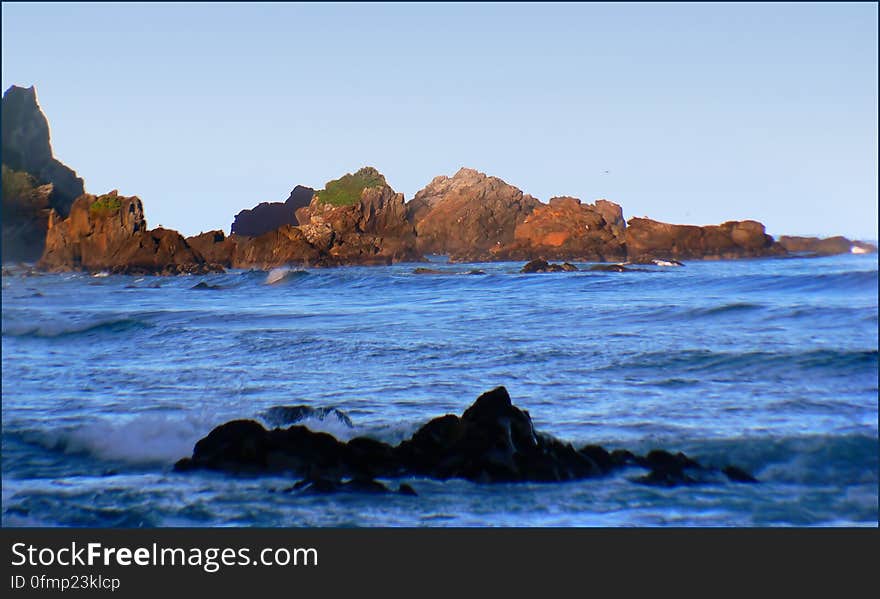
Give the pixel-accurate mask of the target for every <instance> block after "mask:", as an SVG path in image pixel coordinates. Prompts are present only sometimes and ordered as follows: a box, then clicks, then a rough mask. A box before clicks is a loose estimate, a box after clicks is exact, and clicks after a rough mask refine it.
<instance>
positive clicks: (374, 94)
mask: <svg viewBox="0 0 880 599" xmlns="http://www.w3.org/2000/svg"><path fill="white" fill-rule="evenodd" d="M2 11H3V69H2V80H3V81H2V82H3V88H4V89H6V88H7V87H8V86H10V85H12V84H13V83H14V84H18V85H24V86H29V85H31V84H35V85H36V86H37V92H38V97H39V101H40V104H41V105H42V107H43V109H44V111H45V112H46V114H47V115H48V117H49V120H50V124H51V127H52V143H53V147H54V149H55V154H56V156H57V157H58V158H60V159H61V160H62V161H64V162H65V163H67V164H68V165H70V166H71V167H73V168H74V169H76V170H77V171H78V173H79V174H80V175H81V176H82V177H83V178H84V179H85V182H86V189H87V190H89V191H91V192H104V191H107V190H110V189H113V188H118V189H119V191H120V192H121V193H124V194H127V195H138V196H139V197H140V198H141V199H143V200H144V204H145V208H146V212H147V219H148V223H149V225H150V226H157V225H159V224H162V225H164V226H166V227H173V228H177V229H179V230H180V231H181V232H183V233H184V234H193V233H198V232H199V231H202V230H209V229H215V228H220V229H224V230H226V231H227V232H228V230H229V225H230V223H231V222H232V218H233V215H234V214H235V213H236V212H237V211H239V210H240V209H242V208H246V207H251V206H253V205H254V204H256V203H258V202H262V201H283V200H284V199H285V198H286V197H287V194H288V192H289V191H290V189H291V188H292V187H293V186H294V185H297V184H304V185H309V186H312V187H321V186H322V185H323V183H324V182H325V181H327V180H328V179H332V178H336V177H337V176H339V175H341V174H343V173H345V172H349V171H352V170H355V169H357V168H358V167H360V166H362V165H372V166H376V167H377V168H379V170H381V171H382V172H383V173H384V174H385V176H386V178H387V179H388V181H389V183H390V184H391V185H392V186H393V187H394V188H395V189H396V190H398V191H401V192H404V193H405V194H406V197H407V199H410V198H411V197H412V195H413V194H414V193H415V192H416V191H418V190H419V189H421V188H422V187H423V186H424V185H425V184H426V183H427V182H428V181H430V180H431V178H432V177H434V176H436V175H441V174H447V175H451V174H452V173H454V172H455V171H456V170H457V169H458V168H459V167H461V166H470V167H474V168H477V169H479V170H481V171H484V172H486V173H489V174H492V175H496V176H499V177H501V178H503V179H505V180H506V181H508V182H509V183H512V184H514V185H516V186H518V187H519V188H521V189H523V190H524V191H526V192H528V193H531V194H532V195H534V196H536V197H538V198H539V199H541V200H544V201H546V200H548V199H549V198H550V197H552V196H554V195H573V196H576V197H580V198H581V199H583V200H585V201H592V200H594V199H596V198H600V197H605V198H608V199H610V200H612V201H615V202H618V203H620V204H621V205H622V206H623V208H624V213H625V216H626V217H627V218H629V217H632V216H645V215H647V216H651V217H653V218H656V219H659V220H665V221H671V222H678V223H694V224H709V223H717V222H721V221H723V220H728V219H743V218H754V219H758V220H761V221H763V222H764V223H765V224H766V225H767V228H768V231H769V232H770V233H771V234H776V235H779V234H785V233H792V234H823V235H831V234H844V235H849V236H854V237H859V238H871V239H876V238H877V16H878V15H877V5H876V4H868V3H865V4H836V3H829V4H801V5H798V4H778V5H762V4H732V5H709V4H707V5H689V4H680V5H679V4H670V5H656V4H650V5H639V4H608V5H601V4H589V5H548V4H534V5H523V4H510V5H505V4H485V5H476V6H474V5H465V4H447V5H441V4H430V5H429V4H424V5H420V4H409V5H381V4H376V5H356V4H315V5H297V4H290V5H282V4H246V5H245V4H242V5H237V4H213V5H212V4H192V5H172V4H169V5H146V4H145V5H130V4H120V5H108V4H83V5H71V4H57V5H52V4H6V3H4V4H3V7H2ZM605 171H610V172H609V173H607V174H606V173H605Z"/></svg>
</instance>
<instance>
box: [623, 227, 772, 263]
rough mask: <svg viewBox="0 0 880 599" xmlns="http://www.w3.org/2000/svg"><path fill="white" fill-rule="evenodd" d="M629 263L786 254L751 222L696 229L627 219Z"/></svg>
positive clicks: (761, 229) (762, 230)
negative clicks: (653, 260)
mask: <svg viewBox="0 0 880 599" xmlns="http://www.w3.org/2000/svg"><path fill="white" fill-rule="evenodd" d="M626 249H627V255H628V257H629V260H630V261H632V262H645V261H650V260H652V259H660V260H672V259H676V258H680V259H700V260H720V259H731V258H759V257H764V256H779V255H784V254H786V251H785V248H783V247H782V246H781V245H779V244H778V243H776V242H775V241H774V240H773V238H772V237H771V236H769V235H767V234H766V233H765V231H764V225H762V224H761V223H759V222H757V221H753V220H744V221H729V222H725V223H722V224H720V225H709V226H704V227H698V226H693V225H672V224H669V223H662V222H658V221H655V220H651V219H649V218H631V219H630V220H629V223H628V224H627V228H626Z"/></svg>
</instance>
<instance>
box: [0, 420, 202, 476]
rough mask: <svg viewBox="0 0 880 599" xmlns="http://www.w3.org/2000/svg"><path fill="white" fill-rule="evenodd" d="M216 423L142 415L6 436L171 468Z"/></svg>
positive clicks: (110, 459) (57, 449)
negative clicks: (15, 436)
mask: <svg viewBox="0 0 880 599" xmlns="http://www.w3.org/2000/svg"><path fill="white" fill-rule="evenodd" d="M215 420H216V417H215V416H210V415H204V416H194V415H187V416H183V417H180V416H177V417H169V416H165V415H157V414H141V415H137V416H133V417H130V418H127V419H125V420H120V419H118V418H114V419H112V420H111V419H108V418H95V419H93V420H91V421H89V422H85V423H83V424H80V425H77V426H71V427H61V428H57V429H48V430H25V431H17V432H14V433H4V435H7V434H14V435H17V436H18V437H20V438H21V439H22V440H23V441H24V442H26V443H32V444H36V445H38V446H40V447H43V448H44V449H47V450H49V451H54V452H60V453H65V454H81V455H88V456H90V457H93V458H96V459H99V460H102V461H108V462H123V463H128V464H135V465H168V464H173V463H174V462H175V461H177V460H179V459H180V458H181V457H184V456H188V455H190V454H191V453H192V450H193V446H194V445H195V443H196V441H198V440H199V439H200V438H202V437H203V436H205V435H206V434H207V433H208V432H210V431H211V429H212V428H214V427H215V426H216V425H217V424H219V423H218V422H216V421H215ZM6 428H7V429H8V428H10V427H9V426H7V427H6Z"/></svg>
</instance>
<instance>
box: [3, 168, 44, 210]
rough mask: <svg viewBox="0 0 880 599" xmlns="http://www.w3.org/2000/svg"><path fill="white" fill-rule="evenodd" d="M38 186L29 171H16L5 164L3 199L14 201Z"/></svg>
mask: <svg viewBox="0 0 880 599" xmlns="http://www.w3.org/2000/svg"><path fill="white" fill-rule="evenodd" d="M35 187H37V182H36V180H35V179H34V178H33V177H32V176H30V175H29V174H27V173H24V172H21V171H14V170H12V169H11V168H9V167H7V166H6V165H5V164H4V165H3V200H4V202H5V201H12V199H13V198H19V197H22V196H25V195H27V194H29V193H30V192H32V191H33V190H34V188H35Z"/></svg>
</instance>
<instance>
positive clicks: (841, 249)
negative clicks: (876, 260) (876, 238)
mask: <svg viewBox="0 0 880 599" xmlns="http://www.w3.org/2000/svg"><path fill="white" fill-rule="evenodd" d="M779 245H781V246H782V247H784V248H785V249H786V250H788V251H789V252H791V253H792V254H809V255H817V256H833V255H836V254H849V253H853V254H873V253H875V252H876V251H877V247H876V246H875V245H873V244H870V243H867V242H864V241H850V240H849V239H847V238H846V237H841V236H837V237H826V238H824V239H823V238H819V237H796V236H791V235H783V236H782V237H780V238H779Z"/></svg>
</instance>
